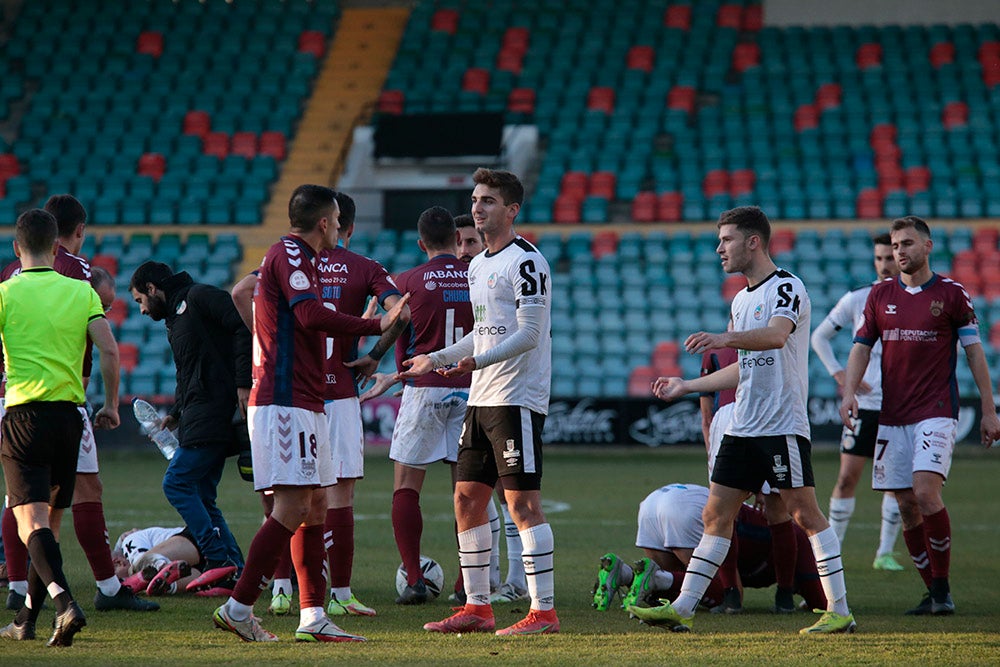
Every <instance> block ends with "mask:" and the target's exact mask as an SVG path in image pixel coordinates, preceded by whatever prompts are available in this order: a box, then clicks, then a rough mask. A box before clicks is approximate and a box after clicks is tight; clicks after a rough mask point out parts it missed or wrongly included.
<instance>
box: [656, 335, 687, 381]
mask: <svg viewBox="0 0 1000 667" xmlns="http://www.w3.org/2000/svg"><path fill="white" fill-rule="evenodd" d="M677 353H678V346H677V343H676V342H674V341H672V340H664V341H660V342H659V343H657V344H656V347H654V348H653V355H652V359H651V361H652V362H653V363H652V364H651V365H652V366H653V369H654V370H655V371H656V374H657V375H668V376H669V375H681V373H679V372H678V371H679V365H678V363H677Z"/></svg>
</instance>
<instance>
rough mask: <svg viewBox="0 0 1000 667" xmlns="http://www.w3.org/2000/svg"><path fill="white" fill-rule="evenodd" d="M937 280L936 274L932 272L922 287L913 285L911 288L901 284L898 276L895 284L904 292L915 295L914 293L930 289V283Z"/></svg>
mask: <svg viewBox="0 0 1000 667" xmlns="http://www.w3.org/2000/svg"><path fill="white" fill-rule="evenodd" d="M900 275H902V274H900ZM937 279H938V274H937V273H934V272H933V271H932V272H931V277H930V280H928V281H927V282H925V283H924V284H923V285H914V286H913V287H910V286H909V285H907V284H906V283H904V282H903V279H902V278H901V277H900V276H896V284H897V285H899V287H900V288H901V289H902V290H903V291H904V292H909V293H910V294H915V293H916V292H922V291H924V290H925V289H927V288H928V287H930V286H931V283H933V282H934V281H935V280H937Z"/></svg>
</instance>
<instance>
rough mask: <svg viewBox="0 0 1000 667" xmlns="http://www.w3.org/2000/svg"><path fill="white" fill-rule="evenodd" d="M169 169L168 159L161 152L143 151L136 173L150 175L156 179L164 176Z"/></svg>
mask: <svg viewBox="0 0 1000 667" xmlns="http://www.w3.org/2000/svg"><path fill="white" fill-rule="evenodd" d="M166 170H167V159H166V158H165V157H163V156H162V155H161V154H159V153H143V154H142V155H141V156H140V157H139V165H138V169H137V170H136V173H137V174H139V175H140V176H149V177H150V178H152V179H153V180H155V181H159V180H160V179H161V178H163V174H164V172H166Z"/></svg>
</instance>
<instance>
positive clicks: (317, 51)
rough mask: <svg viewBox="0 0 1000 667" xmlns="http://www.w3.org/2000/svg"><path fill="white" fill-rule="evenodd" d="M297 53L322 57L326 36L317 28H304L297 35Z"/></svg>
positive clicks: (324, 50)
mask: <svg viewBox="0 0 1000 667" xmlns="http://www.w3.org/2000/svg"><path fill="white" fill-rule="evenodd" d="M298 49H299V53H308V54H310V55H312V56H313V57H315V58H322V57H323V54H324V53H325V52H326V37H325V36H324V35H323V33H321V32H319V31H318V30H305V31H303V32H302V33H301V34H300V35H299V43H298Z"/></svg>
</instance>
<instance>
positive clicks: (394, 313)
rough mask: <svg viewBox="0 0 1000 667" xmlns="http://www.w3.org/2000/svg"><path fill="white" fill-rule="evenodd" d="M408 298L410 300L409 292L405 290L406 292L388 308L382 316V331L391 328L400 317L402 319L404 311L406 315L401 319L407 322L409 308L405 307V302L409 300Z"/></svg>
mask: <svg viewBox="0 0 1000 667" xmlns="http://www.w3.org/2000/svg"><path fill="white" fill-rule="evenodd" d="M409 300H410V293H409V292H407V293H406V294H404V295H403V298H402V299H400V300H399V301H397V302H396V303H395V304H393V306H392V308H390V309H389V311H388V312H387V313H386V314H385V315H383V316H382V332H383V333H384V332H386V331H388V330H389V329H391V328H392V326H393V325H394V324H396V322H398V321H400V319H403V313H404V311H405V313H406V316H405V319H404V320H403V321H407V322H408V321H409V319H410V309H409V308H407V307H406V304H407V303H408V302H409Z"/></svg>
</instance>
